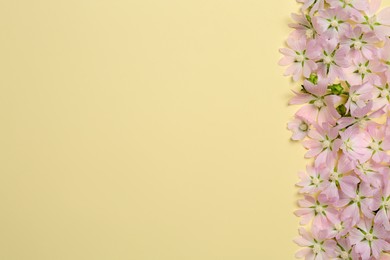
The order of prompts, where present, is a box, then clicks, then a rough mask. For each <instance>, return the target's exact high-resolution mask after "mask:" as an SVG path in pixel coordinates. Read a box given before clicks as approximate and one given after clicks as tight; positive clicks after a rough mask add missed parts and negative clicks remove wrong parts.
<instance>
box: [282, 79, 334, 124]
mask: <svg viewBox="0 0 390 260" xmlns="http://www.w3.org/2000/svg"><path fill="white" fill-rule="evenodd" d="M303 86H304V88H305V91H306V93H302V92H300V93H298V92H295V96H294V97H293V98H292V99H291V100H290V103H289V104H290V105H299V104H305V105H304V106H302V107H301V108H300V109H299V110H298V111H297V113H296V116H298V117H300V118H303V119H305V120H306V121H308V122H309V123H311V124H312V123H314V122H318V124H319V125H322V124H324V123H327V124H335V122H336V120H337V119H338V118H340V115H339V114H338V113H337V111H336V109H335V105H336V104H337V103H338V102H339V101H340V100H341V98H340V97H339V96H336V95H328V90H327V85H326V84H319V85H314V84H313V83H311V82H309V81H307V80H306V81H305V82H304V84H303Z"/></svg>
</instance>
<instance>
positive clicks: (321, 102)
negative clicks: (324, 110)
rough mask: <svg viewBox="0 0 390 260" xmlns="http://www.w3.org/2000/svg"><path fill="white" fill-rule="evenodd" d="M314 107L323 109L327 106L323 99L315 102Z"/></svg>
mask: <svg viewBox="0 0 390 260" xmlns="http://www.w3.org/2000/svg"><path fill="white" fill-rule="evenodd" d="M314 105H315V106H316V107H317V108H321V107H323V106H325V104H324V101H323V100H322V99H321V98H319V99H316V101H314Z"/></svg>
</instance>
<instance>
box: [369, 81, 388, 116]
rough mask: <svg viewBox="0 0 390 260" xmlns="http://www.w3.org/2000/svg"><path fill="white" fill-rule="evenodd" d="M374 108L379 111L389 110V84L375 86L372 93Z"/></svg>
mask: <svg viewBox="0 0 390 260" xmlns="http://www.w3.org/2000/svg"><path fill="white" fill-rule="evenodd" d="M373 95H374V97H375V98H374V101H375V102H374V108H373V109H379V108H383V109H384V110H385V111H388V110H389V105H390V86H389V83H385V84H381V85H379V86H375V88H374V91H373Z"/></svg>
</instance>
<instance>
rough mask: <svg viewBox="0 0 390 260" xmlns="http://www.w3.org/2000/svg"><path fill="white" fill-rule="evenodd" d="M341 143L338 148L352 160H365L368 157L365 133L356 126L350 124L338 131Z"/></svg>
mask: <svg viewBox="0 0 390 260" xmlns="http://www.w3.org/2000/svg"><path fill="white" fill-rule="evenodd" d="M339 134H340V136H341V140H342V143H341V145H340V149H341V150H342V151H343V153H344V154H345V155H346V156H347V157H348V158H349V159H350V160H352V161H355V160H359V161H363V162H365V161H367V160H368V158H370V154H369V151H368V149H367V145H368V140H367V134H366V133H365V132H362V131H360V129H359V127H358V126H356V125H355V126H351V127H349V128H347V129H346V130H345V131H341V132H340V133H339Z"/></svg>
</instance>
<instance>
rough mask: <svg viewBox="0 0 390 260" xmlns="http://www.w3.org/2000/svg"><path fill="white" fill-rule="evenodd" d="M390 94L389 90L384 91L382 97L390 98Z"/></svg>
mask: <svg viewBox="0 0 390 260" xmlns="http://www.w3.org/2000/svg"><path fill="white" fill-rule="evenodd" d="M389 94H390V92H389V90H388V89H387V88H384V89H382V91H381V96H382V97H388V96H389Z"/></svg>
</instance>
